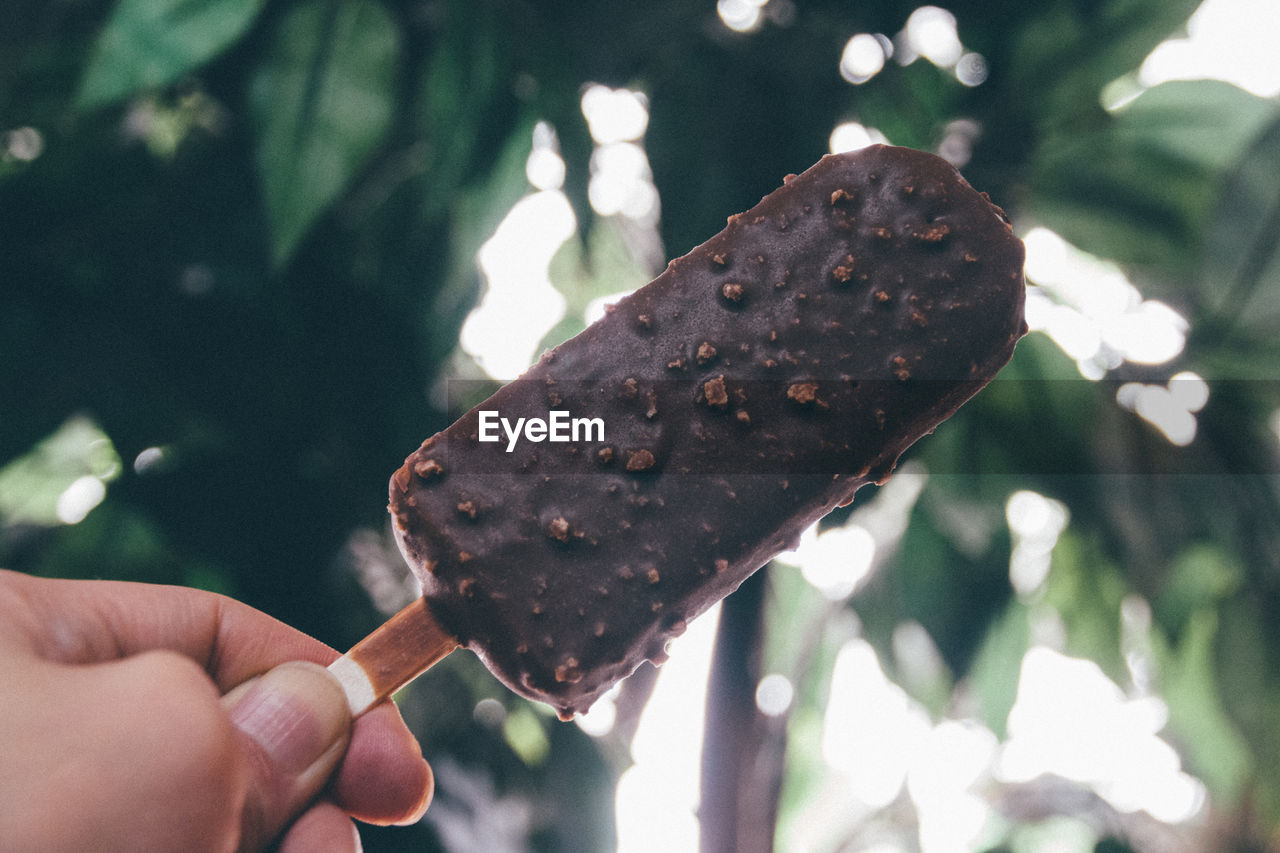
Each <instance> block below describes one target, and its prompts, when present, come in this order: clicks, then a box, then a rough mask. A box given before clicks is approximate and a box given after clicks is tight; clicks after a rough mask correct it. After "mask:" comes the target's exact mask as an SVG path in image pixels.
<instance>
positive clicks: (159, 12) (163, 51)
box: [76, 0, 265, 108]
mask: <svg viewBox="0 0 1280 853" xmlns="http://www.w3.org/2000/svg"><path fill="white" fill-rule="evenodd" d="M264 5H265V0H121V2H120V4H119V5H118V6H116V8H115V11H114V12H113V13H112V14H111V18H110V19H109V20H108V21H107V24H106V27H105V28H104V29H103V30H102V32H101V33H100V34H99V36H98V40H97V43H96V44H95V45H94V48H93V54H92V56H91V57H90V59H89V65H88V67H87V68H86V69H85V72H84V76H83V77H82V78H81V81H80V91H79V93H78V95H77V96H76V102H77V104H78V105H79V106H80V107H84V108H88V107H97V106H102V105H105V104H110V103H112V102H114V101H117V100H119V99H121V98H124V97H127V96H128V95H131V94H133V93H134V92H139V91H143V90H146V89H156V88H159V87H161V86H167V85H169V84H170V83H173V82H175V81H177V80H178V79H180V78H181V77H182V75H184V74H187V73H189V72H191V71H192V70H194V69H196V68H198V67H200V66H201V65H203V64H204V63H205V62H208V61H209V60H210V59H212V58H213V57H215V56H217V55H218V54H219V53H221V52H222V51H223V50H225V49H226V48H227V47H229V46H230V45H231V44H232V43H233V42H235V41H236V40H237V39H239V38H240V36H242V35H243V34H244V33H245V31H246V30H248V29H249V27H250V25H252V24H253V22H254V20H256V19H257V17H258V13H259V12H261V11H262V7H263V6H264Z"/></svg>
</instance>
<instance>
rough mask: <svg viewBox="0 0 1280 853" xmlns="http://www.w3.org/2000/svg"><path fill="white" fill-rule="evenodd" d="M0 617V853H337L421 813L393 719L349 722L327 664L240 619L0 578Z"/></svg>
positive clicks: (415, 762)
mask: <svg viewBox="0 0 1280 853" xmlns="http://www.w3.org/2000/svg"><path fill="white" fill-rule="evenodd" d="M0 614H2V615H0V850H40V851H48V853H57V851H64V850H65V851H82V850H95V851H115V850H130V851H151V850H157V851H161V850H163V851H172V850H181V851H184V853H187V851H197V850H200V851H203V850H210V851H214V850H216V851H232V850H235V851H240V853H248V851H259V850H263V849H266V848H267V847H268V846H270V845H272V844H278V845H279V846H278V848H276V849H278V850H280V851H282V853H294V851H318V852H320V853H330V851H332V853H338V851H344V853H345V851H352V850H359V849H360V841H359V836H358V835H357V834H356V830H355V826H354V825H353V823H352V820H351V819H352V818H353V817H354V818H356V819H359V820H363V821H367V822H371V823H381V824H387V823H407V822H411V821H413V820H416V819H417V818H418V817H420V816H421V815H422V813H423V812H424V811H425V810H426V808H427V805H428V803H429V802H430V800H431V794H432V790H433V778H432V774H431V768H430V767H429V766H428V765H427V763H426V761H424V760H423V758H422V753H421V750H420V749H419V747H418V744H417V742H416V741H415V740H414V738H413V735H412V734H411V733H410V732H409V730H408V728H407V727H406V726H405V724H404V721H403V720H402V719H401V718H400V715H399V712H398V711H397V710H396V708H395V706H394V705H392V704H391V703H383V704H381V705H378V706H376V707H374V708H373V709H371V710H370V711H369V712H368V713H366V714H364V715H363V716H361V717H360V718H359V719H357V720H355V721H354V722H352V720H351V719H350V714H349V713H348V711H347V703H346V699H345V697H344V696H343V693H342V690H341V688H340V687H339V686H338V684H337V682H336V681H335V680H334V679H333V678H332V676H330V675H329V674H328V673H327V672H326V671H325V670H324V669H323V667H324V665H326V664H328V663H329V662H330V661H332V660H333V659H334V658H336V657H337V656H338V655H337V653H336V652H335V651H333V650H332V649H330V648H328V647H327V646H325V645H323V644H322V643H320V642H319V641H317V640H315V639H312V638H311V637H308V636H307V635H305V634H303V633H301V632H299V631H296V630H294V629H292V628H290V627H288V626H286V625H284V624H282V623H280V622H278V621H276V620H274V619H272V618H271V617H269V616H267V615H266V614H264V613H261V612H259V611H257V610H254V609H253V608H251V607H249V606H248V605H245V604H242V603H240V602H237V601H234V600H232V599H229V598H226V597H224V596H220V595H216V594H214V593H209V592H202V591H199V590H192V589H184V588H179V587H164V586H152V585H147V584H131V583H120V582H110V581H67V580H47V579H39V578H33V577H29V576H26V575H21V574H15V573H13V572H7V571H3V570H0ZM259 676H261V677H259ZM11 845H12V846H11Z"/></svg>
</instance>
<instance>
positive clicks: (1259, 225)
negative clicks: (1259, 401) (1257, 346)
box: [1201, 119, 1280, 376]
mask: <svg viewBox="0 0 1280 853" xmlns="http://www.w3.org/2000/svg"><path fill="white" fill-rule="evenodd" d="M1277 163H1280V119H1277V120H1275V121H1273V122H1272V124H1271V125H1270V126H1269V127H1268V128H1267V129H1266V130H1265V131H1264V132H1263V133H1261V134H1260V135H1259V136H1258V137H1257V138H1256V140H1255V142H1254V143H1253V145H1251V146H1250V147H1249V149H1248V151H1246V152H1245V153H1244V156H1243V157H1241V158H1240V160H1239V161H1238V163H1237V164H1236V165H1235V167H1234V169H1233V170H1232V172H1231V174H1230V176H1229V177H1228V178H1227V180H1226V181H1225V182H1224V184H1223V188H1222V195H1221V200H1220V201H1219V202H1218V205H1217V207H1216V209H1215V211H1214V214H1213V218H1212V222H1211V224H1210V225H1209V228H1208V239H1207V241H1206V249H1205V256H1204V273H1203V275H1202V277H1201V278H1202V288H1203V291H1204V293H1205V296H1206V297H1207V298H1208V299H1209V300H1211V302H1212V304H1213V306H1214V309H1215V313H1216V314H1217V315H1218V317H1217V319H1221V320H1223V321H1226V322H1233V321H1235V320H1237V319H1239V320H1242V321H1243V325H1244V328H1245V329H1246V330H1247V331H1249V332H1251V333H1252V336H1253V337H1254V338H1255V339H1256V340H1258V341H1268V340H1274V339H1275V335H1276V333H1277V332H1278V331H1280V251H1278V250H1277V247H1280V170H1277V168H1276V164H1277ZM1262 373H1263V375H1267V376H1272V375H1274V371H1273V370H1271V369H1270V368H1269V367H1264V368H1263V369H1262Z"/></svg>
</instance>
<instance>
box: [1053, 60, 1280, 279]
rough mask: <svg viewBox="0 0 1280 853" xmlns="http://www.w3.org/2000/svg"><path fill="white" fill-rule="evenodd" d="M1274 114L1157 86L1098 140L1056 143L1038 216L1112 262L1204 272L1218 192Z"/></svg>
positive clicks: (1076, 135) (1096, 134)
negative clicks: (1200, 267) (1206, 237)
mask: <svg viewBox="0 0 1280 853" xmlns="http://www.w3.org/2000/svg"><path fill="white" fill-rule="evenodd" d="M1274 112H1275V107H1274V105H1273V104H1271V103H1270V102H1268V101H1267V100H1265V99H1263V98H1258V97H1255V96H1253V95H1250V94H1248V93H1247V92H1244V91H1243V90H1241V89H1239V88H1237V87H1235V86H1231V85H1229V84H1227V83H1219V82H1215V81H1204V80H1202V81H1194V82H1174V83H1165V84H1163V85H1160V86H1156V87H1154V88H1152V89H1150V90H1148V91H1147V92H1145V93H1144V94H1143V95H1141V96H1140V97H1139V98H1138V99H1137V100H1135V101H1134V102H1133V103H1131V104H1129V105H1128V106H1127V107H1125V108H1124V109H1123V110H1121V111H1119V112H1117V113H1116V114H1115V115H1114V116H1112V118H1111V119H1110V120H1109V121H1108V122H1107V123H1106V124H1105V125H1103V126H1102V127H1100V128H1098V129H1096V130H1093V131H1087V132H1072V133H1063V134H1058V135H1053V136H1049V137H1047V138H1046V139H1045V141H1044V142H1043V143H1042V144H1041V146H1040V148H1039V150H1038V151H1037V152H1036V155H1035V165H1034V177H1033V194H1032V202H1031V210H1032V212H1033V214H1034V216H1035V217H1036V218H1037V219H1039V220H1040V221H1041V222H1042V223H1044V224H1045V225H1047V226H1049V227H1050V228H1052V229H1054V230H1055V231H1057V232H1058V233H1060V234H1061V235H1062V236H1063V237H1065V238H1066V239H1068V240H1069V241H1071V242H1072V243H1075V244H1076V245H1078V246H1080V247H1081V248H1083V249H1085V250H1087V251H1089V252H1093V253H1094V254H1097V255H1100V256H1102V257H1106V258H1111V259H1113V260H1115V261H1118V262H1121V263H1134V264H1141V265H1145V266H1150V267H1154V268H1156V269H1159V270H1164V271H1168V272H1174V273H1177V272H1182V271H1185V269H1187V268H1188V267H1191V268H1194V267H1195V266H1196V258H1197V253H1198V251H1199V249H1200V246H1201V238H1202V236H1203V232H1204V227H1205V225H1206V223H1207V222H1208V221H1209V217H1210V213H1211V209H1210V206H1211V203H1212V202H1211V200H1212V199H1213V198H1215V197H1216V188H1217V185H1218V182H1219V181H1220V180H1221V178H1222V175H1223V173H1224V172H1225V171H1226V169H1227V167H1228V166H1229V165H1230V164H1231V163H1232V162H1234V161H1235V160H1236V158H1237V157H1238V156H1239V155H1240V152H1242V151H1243V150H1244V149H1245V148H1246V146H1247V145H1248V144H1249V143H1250V142H1251V141H1252V140H1253V139H1254V138H1255V137H1256V136H1257V134H1258V133H1259V132H1260V131H1261V129H1262V127H1263V126H1264V124H1265V123H1266V121H1267V119H1268V118H1269V117H1270V116H1272V115H1274Z"/></svg>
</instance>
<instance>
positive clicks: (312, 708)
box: [230, 661, 351, 775]
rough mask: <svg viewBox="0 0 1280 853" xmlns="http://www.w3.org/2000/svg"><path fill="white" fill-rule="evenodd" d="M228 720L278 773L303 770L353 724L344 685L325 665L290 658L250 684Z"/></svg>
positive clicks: (292, 773)
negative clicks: (252, 741) (262, 754)
mask: <svg viewBox="0 0 1280 853" xmlns="http://www.w3.org/2000/svg"><path fill="white" fill-rule="evenodd" d="M230 714H231V722H233V723H234V724H235V725H236V727H237V728H239V729H240V730H241V731H242V732H244V733H245V734H247V735H248V736H249V737H251V738H253V739H254V740H255V741H257V742H258V744H259V745H260V746H261V747H262V749H263V751H264V752H266V754H267V755H268V756H269V757H270V758H271V760H272V762H273V763H274V764H275V765H276V768H277V769H278V770H279V772H282V773H286V774H290V775H297V774H301V773H302V772H303V771H305V770H306V769H307V768H309V767H310V766H311V765H312V764H314V763H315V762H316V761H317V760H319V759H320V758H321V757H322V756H323V755H324V754H325V753H326V752H327V751H328V750H329V749H330V748H331V747H332V746H333V745H334V744H335V743H337V742H338V740H339V739H340V738H342V737H343V735H344V734H345V733H346V731H347V728H348V727H349V726H350V725H351V715H350V713H349V712H348V711H347V700H346V697H345V696H344V695H343V693H342V687H341V686H340V685H339V684H338V682H337V680H336V679H335V678H334V677H333V676H331V675H330V674H329V673H328V672H327V671H326V670H325V668H324V667H322V666H319V665H318V664H313V663H305V662H302V661H292V662H290V663H284V664H281V665H280V666H277V667H276V668H275V669H272V670H270V671H268V672H267V673H265V674H264V675H263V676H261V677H260V678H259V679H258V680H257V681H255V682H253V683H252V684H251V685H250V686H249V688H248V690H246V691H245V693H244V695H243V696H241V697H240V698H239V699H238V700H237V701H236V703H235V705H233V706H232V708H231V712H230Z"/></svg>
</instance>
